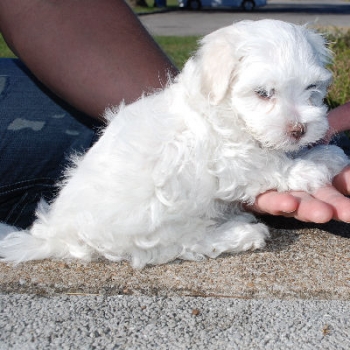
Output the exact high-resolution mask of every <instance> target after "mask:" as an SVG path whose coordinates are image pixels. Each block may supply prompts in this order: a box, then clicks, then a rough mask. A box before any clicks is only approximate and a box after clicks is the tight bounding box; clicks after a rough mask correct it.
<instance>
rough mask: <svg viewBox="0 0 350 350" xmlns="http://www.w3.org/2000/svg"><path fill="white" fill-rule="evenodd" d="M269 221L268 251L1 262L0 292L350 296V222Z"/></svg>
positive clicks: (328, 297)
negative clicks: (172, 258)
mask: <svg viewBox="0 0 350 350" xmlns="http://www.w3.org/2000/svg"><path fill="white" fill-rule="evenodd" d="M267 221H268V224H269V225H270V227H272V230H271V231H272V237H271V240H270V241H269V242H268V245H267V247H266V248H265V249H264V250H262V251H258V252H247V253H243V254H238V255H225V256H222V257H219V258H218V259H216V260H206V261H201V262H189V261H176V262H173V263H169V264H166V265H162V266H152V267H146V268H145V269H143V270H133V269H132V268H131V267H130V266H129V265H128V264H127V263H112V262H109V261H97V262H92V263H89V264H84V263H81V262H77V261H70V262H62V261H39V262H30V263H23V264H20V265H18V266H16V267H13V266H8V265H6V264H4V263H1V264H0V292H3V293H4V292H5V293H29V294H32V293H34V294H40V295H54V294H57V293H60V294H61V293H63V294H70V295H71V294H73V295H89V294H98V295H119V294H122V295H123V294H124V295H146V296H166V297H170V296H201V297H208V296H210V297H229V298H244V299H250V298H255V299H271V298H278V299H309V300H312V299H313V300H317V299H328V300H350V239H349V238H350V225H349V224H344V223H337V222H331V223H329V224H326V225H319V226H318V227H317V226H315V225H314V226H309V227H307V225H306V224H302V223H298V222H297V221H295V220H293V219H282V218H267Z"/></svg>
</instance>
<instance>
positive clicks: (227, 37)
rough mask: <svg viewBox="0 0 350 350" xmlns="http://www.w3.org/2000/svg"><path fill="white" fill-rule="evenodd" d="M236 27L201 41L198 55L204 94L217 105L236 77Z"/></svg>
mask: <svg viewBox="0 0 350 350" xmlns="http://www.w3.org/2000/svg"><path fill="white" fill-rule="evenodd" d="M235 32H236V30H235V28H234V25H232V26H229V27H225V28H222V29H219V30H217V31H215V32H213V33H211V34H209V35H207V36H205V37H204V38H203V39H202V40H201V41H200V45H201V46H200V48H199V50H198V52H197V54H196V57H195V59H196V61H197V64H198V66H197V67H198V69H199V70H200V71H199V74H200V79H201V89H202V91H201V92H202V94H203V95H204V96H206V97H207V98H208V100H209V102H210V103H211V104H213V105H217V104H219V103H220V101H221V100H222V99H223V98H224V97H225V95H226V93H227V91H228V88H229V87H230V84H231V81H232V79H233V77H234V70H235V66H236V64H237V62H238V59H237V58H236V50H235V47H236V41H238V35H237V33H235Z"/></svg>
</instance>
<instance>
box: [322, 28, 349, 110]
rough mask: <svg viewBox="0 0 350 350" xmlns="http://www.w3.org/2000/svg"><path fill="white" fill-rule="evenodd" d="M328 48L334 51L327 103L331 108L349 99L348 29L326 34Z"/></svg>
mask: <svg viewBox="0 0 350 350" xmlns="http://www.w3.org/2000/svg"><path fill="white" fill-rule="evenodd" d="M328 41H329V42H330V49H331V50H332V51H333V53H334V63H333V64H332V65H331V67H330V69H331V71H332V72H333V84H332V86H331V88H330V90H329V93H328V97H327V103H328V105H329V106H330V107H331V108H334V107H337V106H339V105H340V104H343V103H345V102H347V101H349V100H350V30H348V31H347V32H345V33H344V32H335V33H332V34H329V35H328Z"/></svg>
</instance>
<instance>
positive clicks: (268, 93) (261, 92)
mask: <svg viewBox="0 0 350 350" xmlns="http://www.w3.org/2000/svg"><path fill="white" fill-rule="evenodd" d="M254 92H255V93H256V94H257V95H258V96H259V97H260V98H262V99H263V100H269V99H270V98H271V97H272V96H273V95H274V94H275V89H271V90H266V89H264V88H257V89H256V90H254Z"/></svg>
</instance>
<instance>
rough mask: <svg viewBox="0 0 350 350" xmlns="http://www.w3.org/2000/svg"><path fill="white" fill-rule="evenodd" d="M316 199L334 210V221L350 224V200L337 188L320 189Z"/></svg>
mask: <svg viewBox="0 0 350 350" xmlns="http://www.w3.org/2000/svg"><path fill="white" fill-rule="evenodd" d="M314 196H315V198H316V199H318V200H319V201H322V202H323V203H327V204H328V205H329V206H330V207H332V210H333V219H335V220H339V221H344V222H349V223H350V199H349V198H347V197H345V196H344V195H343V194H342V193H340V192H339V191H338V190H337V189H336V188H335V187H333V186H327V187H323V188H320V189H319V190H318V191H317V192H316V193H315V194H314Z"/></svg>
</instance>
